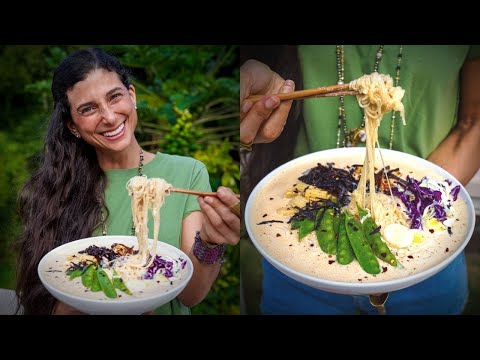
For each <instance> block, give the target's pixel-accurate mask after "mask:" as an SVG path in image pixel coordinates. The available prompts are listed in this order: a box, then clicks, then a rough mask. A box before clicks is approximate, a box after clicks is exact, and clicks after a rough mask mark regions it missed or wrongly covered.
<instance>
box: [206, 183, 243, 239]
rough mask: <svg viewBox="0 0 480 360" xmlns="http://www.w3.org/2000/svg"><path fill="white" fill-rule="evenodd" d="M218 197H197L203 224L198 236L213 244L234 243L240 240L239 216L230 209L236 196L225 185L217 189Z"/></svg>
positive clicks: (236, 199)
mask: <svg viewBox="0 0 480 360" xmlns="http://www.w3.org/2000/svg"><path fill="white" fill-rule="evenodd" d="M217 195H218V197H213V196H206V197H204V198H202V197H198V199H197V201H198V203H199V204H200V208H201V209H202V213H203V215H204V217H203V224H202V228H201V230H200V238H201V239H202V240H204V241H207V242H209V243H214V244H228V245H236V244H237V243H238V242H239V241H240V218H239V217H238V216H237V215H235V214H234V213H233V212H232V210H231V209H230V208H231V207H232V206H233V205H235V204H237V203H238V201H239V200H238V198H237V197H236V196H235V194H234V193H233V191H232V190H231V189H229V188H227V187H223V186H221V187H219V188H218V189H217Z"/></svg>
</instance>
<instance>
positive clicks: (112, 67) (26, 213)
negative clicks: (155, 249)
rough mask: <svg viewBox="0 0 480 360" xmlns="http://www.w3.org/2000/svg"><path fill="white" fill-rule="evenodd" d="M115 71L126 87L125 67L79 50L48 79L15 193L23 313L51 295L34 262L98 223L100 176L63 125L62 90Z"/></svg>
mask: <svg viewBox="0 0 480 360" xmlns="http://www.w3.org/2000/svg"><path fill="white" fill-rule="evenodd" d="M97 69H106V70H108V71H112V72H116V73H117V74H118V75H119V77H120V79H121V81H122V83H123V84H124V85H125V86H126V87H127V88H128V87H129V86H130V80H129V76H128V75H129V74H128V70H127V69H126V68H125V67H124V66H123V65H122V64H121V63H120V62H119V61H118V60H117V59H116V58H114V57H113V56H111V55H109V54H107V53H106V52H104V51H103V50H101V49H83V50H79V51H77V52H75V53H73V54H72V55H70V56H68V57H67V58H65V59H64V60H63V61H62V63H61V64H60V65H59V66H58V68H57V69H56V70H55V72H54V75H53V81H52V95H53V100H54V110H53V113H52V115H51V118H50V122H49V125H48V130H47V134H46V137H45V145H44V148H43V153H42V156H41V157H40V163H39V166H38V170H37V171H36V172H35V173H34V174H33V175H32V177H31V178H30V179H29V180H28V181H27V183H26V184H25V185H24V187H23V189H22V190H21V192H20V195H19V198H18V205H19V213H20V217H21V219H22V222H23V229H22V232H21V234H20V236H19V239H18V242H17V254H18V256H17V289H16V291H17V296H18V298H19V302H20V304H21V305H22V306H23V310H24V314H50V313H52V311H53V309H54V306H55V303H56V300H55V298H54V297H53V296H52V295H50V293H49V292H48V291H47V290H46V289H45V287H44V286H43V285H42V283H41V281H40V279H39V277H38V274H37V266H38V263H39V262H40V260H41V258H42V257H43V256H44V255H45V254H47V253H48V252H49V251H50V250H52V249H54V248H56V247H58V246H60V245H62V244H64V243H67V242H70V241H73V240H77V239H81V238H85V237H89V236H92V233H93V231H94V230H95V229H96V228H97V227H98V226H99V225H100V224H101V213H102V209H103V207H104V205H105V201H104V190H105V187H106V177H105V173H104V172H103V170H102V169H101V168H100V166H99V164H98V160H97V154H96V152H95V148H94V147H93V146H91V145H89V144H87V143H86V142H85V141H83V140H82V139H78V138H76V137H75V136H74V135H73V134H72V133H71V132H70V130H69V129H68V127H67V123H68V122H69V121H71V120H72V118H71V115H70V104H69V102H68V98H67V91H69V90H70V89H72V88H73V86H74V85H75V84H76V83H77V82H79V81H82V80H85V79H86V77H87V76H88V75H89V74H90V73H91V72H92V71H94V70H97Z"/></svg>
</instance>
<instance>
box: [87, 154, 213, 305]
mask: <svg viewBox="0 0 480 360" xmlns="http://www.w3.org/2000/svg"><path fill="white" fill-rule="evenodd" d="M143 172H144V174H145V175H147V176H148V177H149V178H153V177H159V178H163V179H165V181H167V182H168V183H170V184H172V185H173V187H176V188H183V189H192V190H193V189H194V190H199V191H211V187H210V183H209V176H208V172H207V169H206V168H205V165H204V164H203V163H201V162H200V161H198V160H195V159H193V158H189V157H184V156H177V155H168V154H162V153H157V154H156V155H155V157H154V158H153V160H152V161H150V162H149V163H147V164H145V166H144V167H143ZM105 173H106V174H107V179H108V182H107V189H106V193H105V200H106V205H107V208H108V210H109V212H110V214H109V217H108V219H107V222H106V226H107V234H108V235H131V234H132V224H133V220H132V209H131V202H130V197H129V196H128V191H127V188H126V184H127V182H128V180H129V179H130V178H132V177H134V176H137V175H138V169H137V168H132V169H119V170H118V169H114V170H107V171H106V172H105ZM199 210H200V206H199V205H198V203H197V197H196V196H194V195H187V194H181V193H171V194H170V195H169V196H168V197H167V198H166V199H165V203H164V204H163V206H162V207H161V209H160V232H159V235H158V240H159V241H163V242H165V243H167V244H170V245H173V246H175V247H177V248H180V242H181V233H182V232H181V230H182V220H183V219H184V218H185V217H186V216H187V215H189V214H190V213H191V212H193V211H199ZM148 231H149V233H148V237H149V238H153V218H152V216H151V215H149V220H148ZM100 234H101V229H97V232H96V235H100ZM156 313H157V314H190V309H189V308H187V307H185V306H184V305H182V304H181V303H180V302H179V301H178V300H177V299H174V300H173V301H171V302H170V303H168V304H166V305H164V306H162V307H160V308H159V309H157V310H156Z"/></svg>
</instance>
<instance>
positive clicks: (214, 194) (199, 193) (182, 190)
mask: <svg viewBox="0 0 480 360" xmlns="http://www.w3.org/2000/svg"><path fill="white" fill-rule="evenodd" d="M170 192H177V193H183V194H190V195H197V196H218V195H217V193H216V192H208V191H196V190H187V189H177V188H172V189H170ZM235 197H237V198H238V199H240V194H235Z"/></svg>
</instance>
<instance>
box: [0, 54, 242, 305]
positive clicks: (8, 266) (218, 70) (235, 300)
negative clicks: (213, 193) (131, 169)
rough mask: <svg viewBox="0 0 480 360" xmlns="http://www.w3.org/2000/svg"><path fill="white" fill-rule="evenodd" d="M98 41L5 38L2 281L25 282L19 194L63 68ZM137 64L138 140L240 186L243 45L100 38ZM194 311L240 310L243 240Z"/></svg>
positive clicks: (0, 59)
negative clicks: (55, 74)
mask: <svg viewBox="0 0 480 360" xmlns="http://www.w3.org/2000/svg"><path fill="white" fill-rule="evenodd" d="M84 47H89V46H88V45H84V46H80V45H78V46H77V45H76V46H47V45H35V46H25V45H17V46H15V45H1V46H0V94H1V97H0V101H1V102H2V104H1V105H2V106H0V119H1V121H0V149H1V151H0V164H1V165H2V170H1V171H0V287H2V288H12V289H13V288H14V287H15V254H14V252H13V249H12V245H13V242H14V240H15V237H16V235H17V233H18V229H19V226H20V224H19V220H18V217H17V215H16V198H17V194H18V191H19V189H20V188H21V186H22V185H23V183H24V182H25V181H26V180H27V179H28V177H29V176H30V174H31V171H32V167H31V165H30V160H31V159H32V158H33V157H34V156H35V155H37V154H38V153H39V151H40V150H41V148H42V146H43V145H42V144H43V136H44V134H45V131H46V127H47V121H48V116H49V113H50V111H51V109H52V100H51V93H50V86H51V77H52V71H53V69H54V68H55V67H56V66H57V65H58V64H59V63H60V61H61V60H62V59H63V58H64V57H65V56H67V55H68V54H70V53H71V52H72V51H74V50H76V49H79V48H84ZM96 47H100V48H103V49H105V50H106V51H108V52H110V53H111V54H112V55H114V56H117V57H118V58H119V59H120V60H121V61H122V63H123V64H125V65H126V66H127V67H129V68H130V69H131V71H132V75H133V77H132V80H133V84H134V85H135V88H136V91H137V105H138V114H139V123H138V127H137V138H138V140H139V142H140V144H141V145H142V147H143V148H144V149H147V150H149V151H162V152H166V153H170V154H178V155H186V156H191V157H194V158H196V159H198V160H200V161H202V162H203V163H205V165H206V166H207V169H208V171H209V174H210V181H211V185H212V188H213V189H214V190H215V189H216V188H217V187H218V186H220V185H223V186H228V187H230V188H232V190H234V191H235V192H237V193H238V192H239V182H240V170H239V157H238V151H237V149H238V145H239V126H238V115H239V114H238V108H239V106H238V94H239V64H238V59H239V56H238V51H239V49H238V46H236V45H191V46H190V45H157V46H149V45H96ZM227 259H228V260H227V261H226V263H225V264H224V265H223V267H222V270H221V274H220V276H219V278H218V279H217V281H216V282H215V284H214V285H213V288H212V290H211V291H210V293H209V295H208V296H207V298H206V299H205V300H204V301H203V302H202V303H201V304H199V305H197V306H195V307H194V308H192V313H193V314H239V312H240V308H239V282H240V281H239V261H240V258H239V247H238V246H235V247H229V248H228V250H227Z"/></svg>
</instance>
